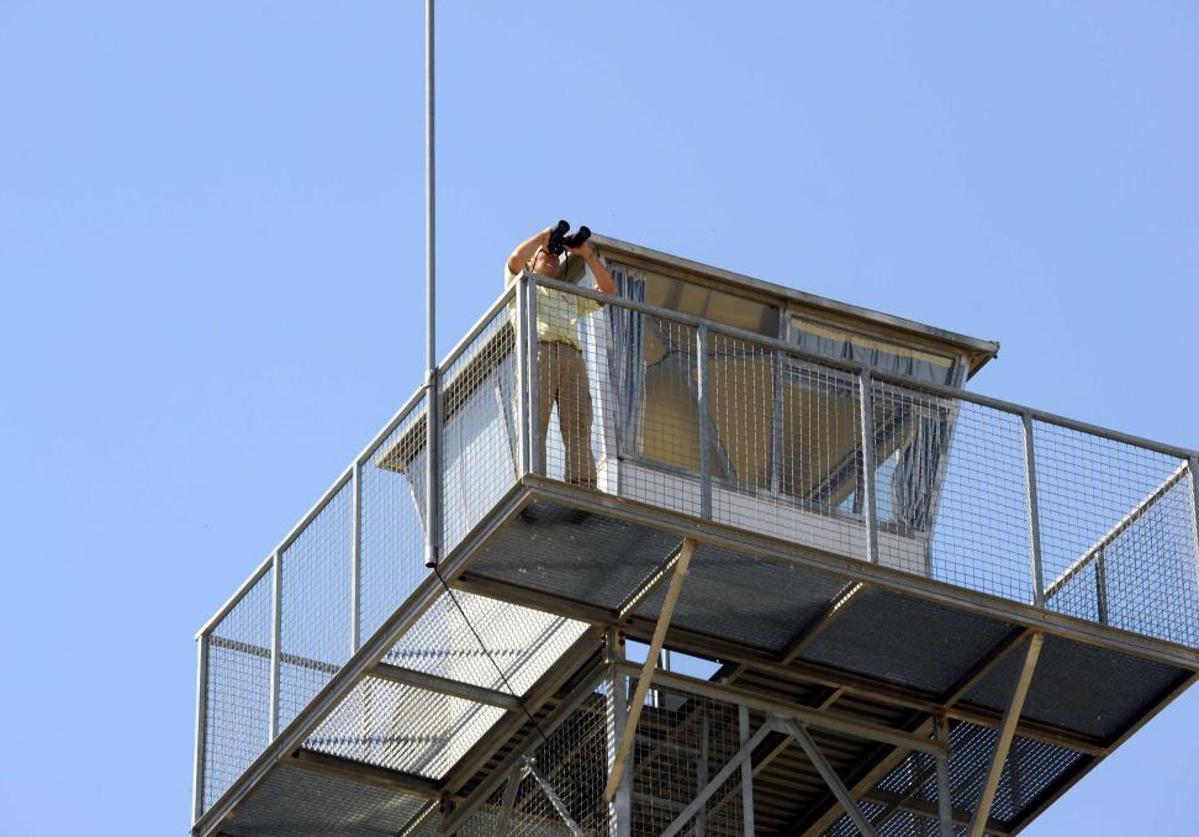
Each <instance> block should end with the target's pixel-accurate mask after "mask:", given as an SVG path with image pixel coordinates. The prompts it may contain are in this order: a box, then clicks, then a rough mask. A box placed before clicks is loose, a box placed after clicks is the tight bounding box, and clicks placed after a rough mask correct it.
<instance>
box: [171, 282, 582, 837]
mask: <svg viewBox="0 0 1199 837" xmlns="http://www.w3.org/2000/svg"><path fill="white" fill-rule="evenodd" d="M512 298H513V293H512V292H509V293H508V294H506V295H505V297H504V298H502V299H501V300H500V301H498V302H497V303H496V304H495V305H494V306H493V307H492V310H491V312H490V314H489V315H488V316H487V317H485V318H484V319H483V320H481V321H480V323H479V324H478V325H477V326H476V327H475V328H474V329H472V331H471V333H470V335H468V338H467V339H466V340H464V341H463V342H462V343H461V344H460V345H459V346H458V347H457V348H456V349H455V350H454V352H452V353H451V356H450V358H449V359H448V360H447V361H446V362H445V363H444V364H443V365H442V367H441V369H440V380H441V388H440V392H441V401H440V406H441V417H442V425H441V428H442V429H441V434H440V451H439V452H440V455H441V465H442V467H441V473H442V475H443V476H442V485H441V496H442V507H441V515H440V516H439V521H440V531H439V534H440V536H441V554H443V555H445V554H448V553H449V552H451V551H452V550H453V548H454V547H455V546H456V545H457V544H458V543H459V542H460V541H461V539H462V538H463V537H464V536H465V535H466V533H468V532H469V531H470V530H471V529H472V528H474V526H475V525H476V524H477V523H479V521H481V520H482V519H483V517H484V516H485V515H486V514H487V512H489V511H490V510H491V509H492V508H493V507H494V505H495V504H496V502H497V501H498V500H499V499H500V498H501V497H502V496H503V494H504V492H506V491H507V490H508V489H509V488H511V486H512V485H513V484H514V483H515V480H516V477H517V470H518V469H517V461H518V446H519V435H518V433H517V428H518V424H517V419H516V415H517V412H518V411H517V410H516V409H515V405H516V382H515V377H514V376H515V370H516V360H515V340H514V339H513V338H514V329H513V321H512V319H511V318H510V315H509V314H508V312H507V306H508V303H510V301H511V299H512ZM425 403H426V402H425V398H424V396H423V395H419V396H417V397H414V398H413V399H411V400H410V401H409V403H408V405H407V406H406V407H405V408H404V409H403V410H401V412H400V413H399V414H398V415H397V416H396V417H395V418H394V419H393V420H392V421H391V422H389V424H388V425H387V427H385V428H384V430H383V432H382V433H380V434H379V436H378V437H377V438H376V440H375V441H374V442H373V443H372V444H371V445H370V446H368V448H367V449H366V450H365V451H364V452H363V453H362V454H361V455H360V456H359V457H357V458H356V459H355V461H354V463H353V464H352V465H351V466H350V468H349V469H348V470H347V471H346V472H345V473H344V474H343V475H342V476H341V477H340V478H339V479H338V480H337V481H336V482H335V483H334V485H333V487H332V488H330V490H329V491H328V492H326V494H325V496H324V497H323V498H322V499H321V500H320V501H319V502H318V503H317V505H316V506H315V507H314V508H313V510H312V511H310V512H309V513H308V514H307V515H306V516H305V517H304V519H303V520H302V521H301V523H300V525H298V526H297V527H296V529H295V530H294V531H293V532H292V533H291V534H290V535H289V536H288V537H287V538H285V539H284V541H283V543H282V544H281V545H280V547H279V548H278V549H277V550H276V551H275V553H273V554H272V556H271V558H270V559H269V560H268V562H267V563H266V564H265V565H264V568H261V569H260V570H259V571H258V572H257V573H256V575H255V576H254V577H253V578H252V579H251V582H250V583H248V584H247V585H245V586H244V588H243V590H242V591H240V592H239V593H238V594H237V595H236V596H235V597H234V598H233V599H232V600H231V601H230V602H229V603H228V604H227V605H226V606H225V607H224V608H222V610H221V612H220V613H219V614H218V616H217V617H216V618H215V619H214V620H213V621H212V622H211V623H210V624H209V625H208V626H206V627H205V629H204V630H202V631H201V634H200V638H199V639H200V642H201V652H200V664H201V671H200V674H199V678H200V680H199V689H200V697H199V701H198V707H197V708H198V712H199V716H198V720H197V776H196V778H197V782H196V800H195V810H194V814H195V816H197V817H198V816H199V815H200V814H202V813H203V812H204V811H206V810H207V809H208V808H209V807H210V806H211V805H212V804H213V803H214V802H215V801H216V800H217V799H218V798H219V797H220V796H221V795H222V794H223V793H224V792H225V791H226V790H228V789H229V787H230V786H231V785H232V784H233V782H234V781H235V780H236V779H237V778H238V777H239V776H240V775H241V774H242V773H243V772H244V771H245V770H246V769H247V768H248V767H249V766H250V764H251V763H253V761H254V760H255V759H256V758H257V757H258V756H259V755H260V754H261V753H262V751H263V750H264V749H265V748H266V746H267V745H268V744H269V743H270V741H271V740H272V739H273V738H274V736H275V735H277V734H278V733H279V731H281V730H282V729H284V728H285V727H286V726H287V725H288V724H289V723H290V722H291V721H292V720H293V719H295V718H296V717H297V715H298V714H299V713H300V712H301V711H302V710H303V709H304V708H305V707H306V706H307V705H308V704H309V703H310V701H311V700H312V698H313V697H314V696H315V695H316V694H317V693H318V692H319V691H320V689H321V688H322V687H323V686H324V685H325V684H326V683H328V682H329V680H330V679H331V678H332V677H333V676H334V675H335V674H336V673H337V672H338V671H339V670H340V668H341V667H342V666H343V665H344V664H345V663H346V661H347V660H348V659H349V658H350V656H351V655H352V654H353V652H354V651H356V650H357V649H358V647H359V646H360V645H362V644H363V643H364V642H365V641H366V640H367V638H368V637H370V636H372V635H373V634H374V633H375V632H376V631H377V630H378V629H379V628H380V627H381V626H382V625H383V623H384V622H385V621H386V620H387V619H388V617H390V616H391V615H392V614H393V613H394V612H395V611H396V610H397V608H399V607H400V606H401V605H402V604H403V602H404V601H405V600H406V599H407V598H408V597H409V596H410V595H411V594H412V593H413V591H415V590H416V588H417V586H418V585H419V584H420V583H421V581H423V580H424V579H425V578H426V577H427V575H428V570H426V569H425V568H424V566H423V562H422V555H423V551H424V543H425V537H426V523H427V521H426V519H425V517H426V515H425V485H426V481H427V480H426V457H427V452H426V433H427V431H426V427H425V424H426V410H425ZM466 598H467V599H468V601H470V602H471V604H468V605H467V606H468V607H474V609H475V610H476V611H478V612H476V613H475V616H477V617H492V618H495V617H496V614H494V613H490V612H489V613H483V612H482V611H483V610H485V609H486V608H485V607H483V606H481V605H479V604H478V601H484V600H481V599H480V600H478V601H475V600H471V599H470V597H466ZM431 613H432V614H433V615H432V617H431V618H433V619H434V620H436V619H437V617H438V614H440V615H441V616H442V617H443V618H442V621H441V622H440V623H439V627H440V628H441V629H443V630H444V631H445V632H446V635H445V636H441V637H438V636H432V635H428V636H426V637H425V640H424V648H425V649H426V650H430V649H439V651H438V652H439V653H443V654H444V652H445V651H446V650H447V649H452V647H453V635H455V634H454V630H453V628H452V625H450V624H449V622H448V621H447V619H450V620H451V621H452V617H449V616H448V615H447V614H448V611H447V609H446V608H444V607H443V608H437V607H434V608H433V610H432V611H431ZM539 616H540V615H539ZM509 617H512V614H511V613H506V614H503V615H502V618H503V619H508V618H509ZM517 621H518V622H520V623H521V624H522V625H525V627H526V628H527V630H524V631H523V633H521V639H522V640H527V641H528V644H527V645H526V646H525V647H523V648H522V649H521V653H520V655H519V656H518V658H515V659H511V660H507V661H506V662H507V663H508V664H509V665H510V669H509V671H508V674H509V676H510V680H511V681H512V682H513V683H514V684H516V686H515V687H516V688H528V687H529V686H530V685H531V683H532V681H533V680H534V679H536V677H537V676H540V674H541V673H543V672H544V671H545V669H546V668H547V667H548V665H549V664H550V663H552V662H553V659H556V655H557V654H560V653H561V652H562V651H563V650H565V648H567V647H569V645H570V643H571V642H572V641H574V640H575V639H577V638H578V635H579V631H580V630H581V629H580V628H579V626H578V623H571V622H568V620H560V619H559V620H552V619H551V620H550V622H552V623H553V624H541V623H540V622H538V621H537V619H536V618H532V617H530V618H525V619H523V620H521V619H518V620H517ZM526 623H527V624H526ZM423 624H426V625H428V624H430V623H428V620H426V621H425V623H423ZM426 633H427V631H426ZM472 641H473V640H472ZM504 641H507V642H509V644H511V642H512V641H513V640H512V637H510V636H506V637H505V638H504ZM497 642H498V641H497ZM498 645H501V646H502V645H503V642H498ZM442 646H444V647H442ZM398 653H399V651H397V650H395V649H393V652H392V654H393V656H394V655H395V654H398ZM473 653H474V654H475V656H476V657H481V656H482V652H481V651H479V650H478V649H477V648H476V649H474V652H473ZM408 662H412V660H411V659H409V660H408ZM476 662H477V661H476ZM501 665H503V663H501ZM417 668H419V666H417ZM476 668H478V666H476ZM479 671H480V674H481V676H484V675H483V674H482V672H483V670H482V669H479ZM461 673H462V670H461V669H460V668H459V669H455V672H454V673H451V674H450V675H449V676H451V677H453V676H458V675H460V674H461ZM443 675H444V672H443ZM486 676H487V677H490V678H492V679H495V677H496V675H495V672H494V670H491V671H489V672H487V673H486ZM486 685H488V686H489V687H495V686H496V684H495V683H492V682H488V683H487V684H486ZM420 691H421V690H419V689H414V688H411V687H405V686H401V685H398V684H395V683H390V682H385V681H378V680H376V679H375V678H365V679H363V680H362V681H360V682H359V683H358V684H357V686H356V687H355V689H354V691H353V692H352V693H351V694H350V695H349V697H347V699H346V700H345V701H343V702H342V704H341V705H340V706H339V707H338V709H337V710H335V712H334V713H333V714H332V715H330V716H329V718H327V719H326V720H325V722H324V728H323V731H322V736H323V737H319V738H317V739H314V741H318V742H319V743H321V744H323V749H324V750H325V751H326V752H330V753H333V754H341V755H344V754H346V753H347V752H348V751H349V750H354V751H355V752H357V753H360V754H363V755H364V757H365V756H369V757H370V758H372V759H374V760H375V761H377V762H378V761H379V760H380V759H383V760H384V761H386V763H388V764H395V763H399V762H397V761H396V760H397V759H399V760H400V761H403V759H405V758H407V759H411V760H413V761H412V764H413V765H416V764H418V763H422V764H423V762H421V759H422V758H424V756H421V755H419V754H417V755H413V754H412V753H411V752H407V751H405V753H406V754H404V753H401V754H397V751H395V747H394V746H393V744H387V743H382V744H381V743H380V741H383V740H384V739H386V738H387V735H386V732H385V731H386V729H387V724H388V723H391V721H390V720H388V719H389V718H390V717H391V715H393V714H394V712H395V711H396V710H395V706H400V705H407V704H408V703H412V701H414V700H416V701H417V703H419V700H417V698H418V697H419V695H418V694H417V693H419V692H420ZM391 692H404V695H402V696H400V697H403V700H399V698H398V697H397V695H393V694H391ZM432 694H433V693H426V695H432ZM385 695H386V698H385V697H384V696H385ZM393 698H394V699H396V700H399V702H398V703H395V702H394V701H392V699H393ZM389 701H392V702H393V703H395V705H393V706H391V708H385V707H387V706H388V702H389ZM455 702H457V703H463V704H465V703H469V701H462V700H461V699H458V698H446V697H445V696H441V695H434V696H433V698H432V703H433V704H437V706H436V707H434V708H435V709H436V710H437V711H433V709H430V710H429V711H427V712H424V713H423V716H424V718H425V720H429V719H430V718H438V717H441V718H443V719H449V720H448V721H447V723H446V724H443V725H442V727H441V728H440V729H441V731H442V733H443V734H444V736H445V737H446V740H447V741H450V740H451V739H453V740H456V741H458V742H461V741H464V740H465V739H466V738H467V737H469V736H467V735H466V732H467V731H468V728H469V729H475V728H477V732H478V734H482V732H483V731H485V730H486V729H487V728H489V727H490V725H491V724H492V723H493V722H494V720H495V717H498V714H502V711H501V710H498V709H496V708H495V707H476V708H475V709H471V710H469V711H467V710H466V708H465V707H458V708H460V709H463V713H460V714H462V717H460V718H457V720H455V717H456V716H455V712H456V711H457V710H456V708H455V706H454V705H450V704H454V703H455ZM413 705H414V706H415V704H413ZM431 705H432V704H431ZM472 705H473V704H472ZM468 716H469V717H468ZM430 723H431V721H430ZM472 725H473V726H472ZM351 727H352V729H351ZM380 730H384V732H380ZM419 737H420V734H419V733H418V734H417V738H419ZM475 737H477V735H476V736H475ZM433 738H436V736H433ZM389 748H390V749H389ZM318 749H320V747H318ZM433 749H437V748H433ZM441 749H442V750H443V752H442V753H441V754H440V755H439V756H436V757H433V756H429V759H430V761H429V765H432V766H427V767H425V768H423V769H425V770H427V771H434V772H435V771H436V770H439V769H441V768H443V767H444V766H445V765H446V764H449V763H452V758H450V756H448V755H446V753H450V752H451V751H452V750H453V747H448V748H447V747H442V748H441ZM384 751H386V753H385V754H381V753H383V752H384ZM447 759H450V761H448V762H447ZM387 760H390V761H387ZM380 763H383V762H380ZM405 763H406V762H405ZM414 771H415V772H420V770H416V769H415V767H414Z"/></svg>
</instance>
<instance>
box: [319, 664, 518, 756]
mask: <svg viewBox="0 0 1199 837" xmlns="http://www.w3.org/2000/svg"><path fill="white" fill-rule="evenodd" d="M503 714H504V710H503V709H500V708H499V707H495V706H488V705H483V704H479V703H475V702H474V701H471V700H467V699H465V698H460V697H454V696H452V695H446V694H442V693H440V692H433V691H428V690H426V689H419V688H416V687H414V686H407V685H403V684H400V683H393V682H391V681H387V680H381V679H379V678H376V677H366V678H363V680H361V681H360V682H359V683H358V685H356V686H355V687H354V690H353V691H352V692H351V693H350V694H349V695H347V696H346V698H345V699H344V700H342V702H341V703H339V704H338V705H337V708H336V709H335V710H333V712H332V713H331V714H330V715H329V717H328V718H326V719H325V720H324V722H322V723H321V725H320V726H319V727H318V728H317V729H316V731H315V732H314V733H313V734H312V735H311V736H310V737H309V738H308V740H307V741H305V742H304V746H305V747H307V748H308V749H311V750H316V751H318V752H323V753H329V754H331V755H335V756H340V757H342V758H348V759H354V760H357V761H362V762H366V763H368V764H374V765H378V766H380V767H386V768H389V769H391V770H398V771H400V772H402V773H413V774H417V775H420V776H426V777H429V778H432V779H440V778H442V777H444V776H445V774H446V773H447V772H448V771H449V769H450V768H451V767H453V766H454V765H455V764H456V763H457V762H458V760H459V759H461V758H462V756H463V755H465V754H466V753H467V751H469V750H470V748H471V747H472V746H474V744H475V742H476V741H478V740H479V739H480V738H481V737H482V736H483V735H484V733H486V732H487V730H489V729H491V727H492V725H493V724H495V722H496V721H498V720H499V719H500V718H501V717H502V716H503Z"/></svg>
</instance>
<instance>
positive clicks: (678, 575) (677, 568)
mask: <svg viewBox="0 0 1199 837" xmlns="http://www.w3.org/2000/svg"><path fill="white" fill-rule="evenodd" d="M695 546H696V544H695V541H693V540H691V538H687V539H685V540H684V541H683V548H682V549H680V550H679V559H678V561H676V562H675V565H674V573H673V574H672V575H671V577H670V586H669V587H668V588H666V598H665V599H664V600H663V601H662V609H661V610H660V611H659V612H658V624H656V625H655V626H654V634H653V637H651V639H650V643H649V650H648V651H646V652H645V663H644V665H642V667H641V674H640V675H639V676H638V678H637V688H636V689H635V690H634V691H633V699H632V700H631V701H629V719H628V726H627V728H626V729H625V731H624V735H622V736H621V737H620V746H619V747H618V748H617V750H616V759H615V761H613V763H612V770H611V772H610V773H609V774H608V784H607V785H606V786H605V787H604V799H606V800H607V801H608V802H611V801H612V800H613V799H614V798H615V797H616V791H617V788H619V787H620V782H621V779H622V778H623V777H624V775H625V772H626V770H625V768H626V767H627V766H628V761H629V759H630V758H631V757H632V753H633V740H634V739H635V738H636V735H637V722H638V721H639V720H640V718H641V709H642V707H643V706H644V705H645V693H646V692H647V691H649V687H650V685H651V683H652V682H653V676H654V665H655V663H657V661H658V652H659V651H661V650H662V643H663V642H664V641H665V640H666V631H667V629H668V628H669V627H670V618H671V616H672V615H673V614H674V606H675V604H677V603H678V600H679V595H680V594H681V593H682V592H683V579H684V578H686V577H687V571H688V569H689V568H690V566H691V556H692V555H693V554H694V552H695Z"/></svg>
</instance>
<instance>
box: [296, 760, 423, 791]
mask: <svg viewBox="0 0 1199 837" xmlns="http://www.w3.org/2000/svg"><path fill="white" fill-rule="evenodd" d="M284 764H288V765H291V766H293V767H298V768H300V769H302V770H307V771H308V772H309V773H320V774H322V775H324V776H334V777H337V778H340V779H350V780H352V781H354V782H358V783H359V784H363V785H371V786H373V787H377V788H388V789H390V790H396V791H401V792H403V793H408V794H412V795H414V796H422V797H424V798H425V799H435V798H436V797H437V794H438V792H439V790H440V783H439V782H437V781H436V780H435V779H427V778H425V777H424V776H416V775H413V774H411V773H401V772H400V771H398V770H389V769H387V768H386V767H379V766H377V765H374V764H366V763H365V762H361V761H356V760H354V759H346V758H341V757H339V756H331V755H329V754H328V753H318V752H315V751H313V750H297V751H296V752H295V753H294V754H293V755H292V756H291V758H290V759H288V760H287V761H285V762H284Z"/></svg>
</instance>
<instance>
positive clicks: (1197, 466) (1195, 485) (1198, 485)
mask: <svg viewBox="0 0 1199 837" xmlns="http://www.w3.org/2000/svg"><path fill="white" fill-rule="evenodd" d="M1187 466H1188V467H1189V468H1190V469H1191V498H1192V502H1193V503H1194V505H1193V506H1192V509H1193V511H1194V512H1195V520H1194V523H1195V533H1194V534H1195V561H1196V562H1197V563H1199V456H1192V457H1190V458H1189V459H1187Z"/></svg>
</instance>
